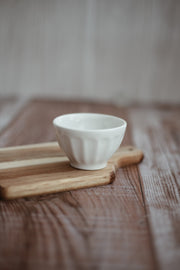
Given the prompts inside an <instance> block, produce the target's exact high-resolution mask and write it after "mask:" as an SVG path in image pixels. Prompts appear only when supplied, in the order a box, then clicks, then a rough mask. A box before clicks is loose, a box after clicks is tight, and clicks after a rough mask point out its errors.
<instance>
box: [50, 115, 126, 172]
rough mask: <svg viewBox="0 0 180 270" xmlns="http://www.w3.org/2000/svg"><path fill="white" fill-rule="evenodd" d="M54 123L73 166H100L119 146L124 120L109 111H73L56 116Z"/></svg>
mask: <svg viewBox="0 0 180 270" xmlns="http://www.w3.org/2000/svg"><path fill="white" fill-rule="evenodd" d="M53 125H54V127H55V129H56V135H57V140H58V143H59V145H60V147H61V148H62V149H63V150H64V152H65V153H66V155H67V157H68V158H69V160H70V164H71V166H72V167H74V168H77V169H82V170H99V169H102V168H104V167H106V165H107V161H108V160H109V158H110V157H111V156H112V155H113V154H114V152H115V151H116V150H117V149H118V147H119V146H120V144H121V142H122V140H123V137H124V134H125V130H126V126H127V123H126V121H125V120H123V119H121V118H119V117H115V116H112V115H106V114H96V113H72V114H64V115H61V116H58V117H56V118H55V119H54V120H53Z"/></svg>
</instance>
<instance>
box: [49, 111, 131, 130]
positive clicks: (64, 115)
mask: <svg viewBox="0 0 180 270" xmlns="http://www.w3.org/2000/svg"><path fill="white" fill-rule="evenodd" d="M75 115H77V116H78V115H81V116H82V115H84V116H102V117H103V116H105V117H110V118H116V119H117V120H121V121H122V124H121V125H119V126H117V127H113V128H104V129H102V128H99V129H79V128H71V127H65V126H63V125H60V124H58V123H57V120H58V119H59V118H63V117H68V116H75ZM53 125H54V126H55V127H59V128H61V129H63V130H67V131H74V132H84V133H96V132H100V133H105V132H109V131H116V130H119V129H121V128H126V127H127V122H126V120H124V119H123V118H120V117H118V116H115V115H112V114H103V113H91V112H78V113H67V114H62V115H59V116H56V117H55V118H54V119H53Z"/></svg>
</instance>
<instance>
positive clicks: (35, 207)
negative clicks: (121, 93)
mask: <svg viewBox="0 0 180 270" xmlns="http://www.w3.org/2000/svg"><path fill="white" fill-rule="evenodd" d="M70 112H98V113H107V114H113V115H117V116H119V117H122V118H124V119H126V120H127V122H128V129H127V132H126V136H125V139H124V141H123V145H127V144H133V145H135V146H137V147H139V148H140V149H142V150H143V151H144V154H145V157H144V160H143V161H142V163H141V164H140V165H139V166H130V167H126V168H123V169H119V170H118V172H117V175H116V180H115V181H114V182H113V184H111V185H108V186H102V187H97V188H90V189H84V190H76V191H71V192H63V193H57V194H52V195H46V196H37V197H32V198H26V199H17V200H12V201H2V200H1V201H0V269H1V270H9V269H18V270H19V269H20V270H21V269H23V270H26V269H28V270H34V269H35V270H36V269H38V270H41V269H42V270H46V269H48V270H49V269H63V270H64V269H68V270H69V269H78V270H79V269H80V270H81V269H98V270H99V269H101V270H109V269H128V270H129V269H143V270H145V269H146V270H147V269H167V270H169V269H171V270H175V269H180V170H179V167H180V155H179V150H180V124H179V123H180V122H179V118H180V106H168V105H166V106H157V105H156V106H155V105H147V106H145V105H144V106H131V107H124V108H122V107H117V106H115V105H111V104H101V103H99V104H97V103H90V102H88V103H87V102H75V101H73V102H70V101H58V100H47V99H46V100H43V99H31V100H22V99H18V98H15V97H14V98H1V99H0V146H1V147H5V146H13V145H22V144H31V143H39V142H47V141H54V140H55V133H54V129H53V127H52V119H53V118H54V117H55V116H57V115H60V114H63V113H70Z"/></svg>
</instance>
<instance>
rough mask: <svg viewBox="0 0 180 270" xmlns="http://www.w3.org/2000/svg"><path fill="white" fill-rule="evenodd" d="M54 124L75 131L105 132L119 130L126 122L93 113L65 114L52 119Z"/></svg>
mask: <svg viewBox="0 0 180 270" xmlns="http://www.w3.org/2000/svg"><path fill="white" fill-rule="evenodd" d="M54 124H55V125H56V126H59V127H63V128H68V129H75V130H85V131H86V130H105V129H114V128H119V127H121V126H123V125H126V122H125V121H124V120H123V119H121V118H118V117H115V116H111V115H105V114H95V113H74V114H65V115H62V116H59V117H57V118H55V119H54Z"/></svg>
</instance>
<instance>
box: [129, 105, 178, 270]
mask: <svg viewBox="0 0 180 270" xmlns="http://www.w3.org/2000/svg"><path fill="white" fill-rule="evenodd" d="M179 115H180V108H178V107H176V108H174V109H172V108H171V109H168V108H164V109H161V110H160V109H157V108H156V109H154V110H152V109H150V108H149V109H148V108H147V109H146V110H144V109H142V108H136V109H132V110H130V116H131V118H130V119H131V121H130V123H129V124H131V125H132V127H133V138H134V143H135V144H136V145H138V147H141V148H142V149H143V150H144V152H145V153H146V155H145V159H144V162H143V163H142V164H141V165H140V172H141V181H142V183H143V187H144V197H145V203H146V207H147V212H148V216H149V224H150V228H151V234H152V239H153V245H154V248H155V253H156V256H157V260H158V264H159V268H160V269H163V270H166V269H167V270H169V269H173V270H176V269H177V270H178V269H179V266H180V238H179V235H180V226H179V224H180V211H179V209H180V181H179V165H180V152H179V150H180V143H179V142H180V141H179V134H180V126H179V124H178V118H179Z"/></svg>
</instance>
